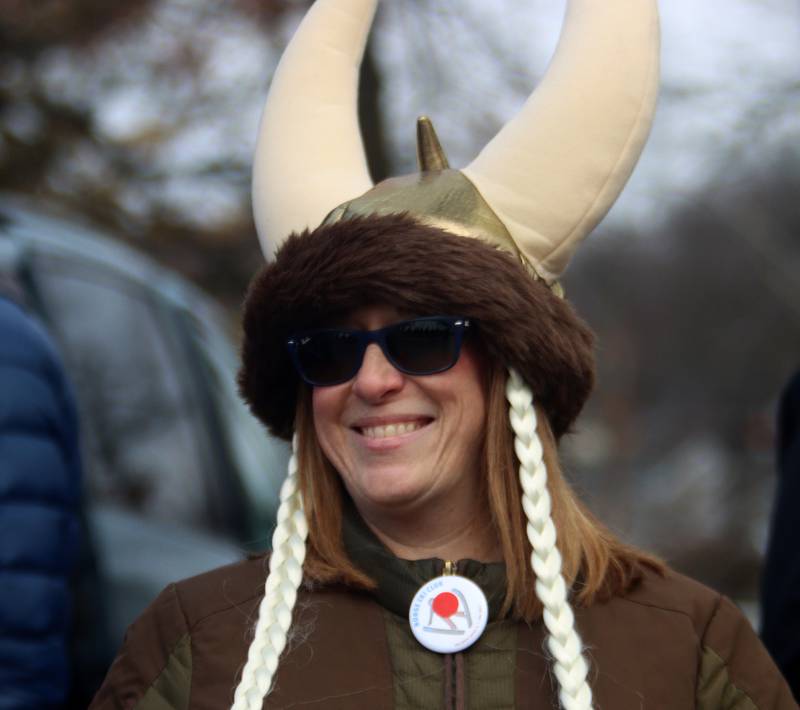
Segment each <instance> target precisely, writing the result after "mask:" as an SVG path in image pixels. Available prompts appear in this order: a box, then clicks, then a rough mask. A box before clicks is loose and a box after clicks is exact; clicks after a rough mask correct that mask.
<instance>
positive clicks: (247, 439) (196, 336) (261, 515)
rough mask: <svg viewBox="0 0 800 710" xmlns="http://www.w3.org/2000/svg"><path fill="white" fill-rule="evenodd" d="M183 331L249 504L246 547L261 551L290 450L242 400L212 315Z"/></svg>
mask: <svg viewBox="0 0 800 710" xmlns="http://www.w3.org/2000/svg"><path fill="white" fill-rule="evenodd" d="M187 326H188V332H189V336H190V337H191V338H192V339H193V340H194V341H195V342H196V346H197V349H198V351H199V353H200V354H201V356H202V359H203V363H204V371H205V373H206V380H207V384H208V387H209V389H210V391H211V392H212V395H213V397H214V402H215V408H216V410H217V411H218V412H219V414H220V424H221V426H222V427H223V428H224V429H225V434H226V441H227V444H228V447H229V455H230V457H231V459H232V463H233V466H232V470H233V471H235V472H236V473H237V475H238V476H239V477H240V480H239V485H240V486H241V488H242V489H243V493H244V496H245V498H246V500H247V501H248V503H249V506H248V509H249V514H250V520H249V521H248V523H249V524H248V540H247V541H246V542H247V543H248V546H249V547H251V548H252V549H264V548H265V547H268V544H269V538H270V534H271V531H272V527H273V525H274V518H275V512H276V511H277V508H278V500H279V498H278V493H279V490H280V486H281V483H282V482H283V480H284V478H285V477H286V471H287V465H288V462H289V454H290V449H289V445H288V444H287V443H286V442H283V441H280V440H278V439H276V438H275V437H273V436H270V435H269V434H268V433H267V431H266V430H265V429H264V427H263V426H262V425H261V424H260V423H259V421H258V420H257V419H256V418H255V417H254V416H253V415H252V414H251V413H250V411H249V410H248V408H247V406H246V405H245V404H244V402H243V401H242V399H241V398H240V396H239V393H238V390H237V388H236V381H235V373H236V371H237V369H238V357H237V356H236V353H235V351H234V350H233V348H232V347H231V346H230V341H229V338H228V337H227V336H226V335H225V334H224V332H223V331H222V330H221V328H220V326H219V325H218V324H217V321H216V319H215V318H213V317H211V316H210V314H206V315H204V316H203V317H201V318H196V317H193V318H191V319H188V320H187Z"/></svg>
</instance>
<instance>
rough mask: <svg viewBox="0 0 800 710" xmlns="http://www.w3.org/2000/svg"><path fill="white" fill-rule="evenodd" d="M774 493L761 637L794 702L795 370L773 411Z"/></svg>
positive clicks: (798, 574) (798, 440)
mask: <svg viewBox="0 0 800 710" xmlns="http://www.w3.org/2000/svg"><path fill="white" fill-rule="evenodd" d="M777 459H778V461H777V463H778V489H777V492H776V495H775V508H774V510H773V512H772V529H771V531H770V542H769V547H768V548H767V557H766V564H765V567H764V577H763V585H762V609H763V619H762V628H761V636H762V638H763V640H764V645H765V646H766V647H767V649H768V650H769V652H770V653H771V654H772V657H773V658H774V659H775V662H776V663H777V664H778V668H780V669H781V672H782V673H783V675H784V676H785V678H786V680H787V681H789V685H790V687H791V688H792V692H793V693H794V696H795V698H797V699H800V554H798V542H800V371H798V372H797V373H795V375H794V377H793V378H792V379H791V380H790V381H789V383H788V384H787V385H786V388H785V389H784V391H783V395H782V396H781V401H780V406H779V409H778V437H777Z"/></svg>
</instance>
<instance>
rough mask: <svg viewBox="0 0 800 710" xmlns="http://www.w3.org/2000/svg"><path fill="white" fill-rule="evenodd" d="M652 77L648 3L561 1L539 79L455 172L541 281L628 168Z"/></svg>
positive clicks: (554, 270) (651, 97) (640, 136)
mask: <svg viewBox="0 0 800 710" xmlns="http://www.w3.org/2000/svg"><path fill="white" fill-rule="evenodd" d="M658 74H659V29H658V8H657V5H656V0H569V2H568V5H567V12H566V17H565V20H564V28H563V30H562V34H561V39H560V41H559V44H558V48H557V50H556V53H555V55H554V57H553V59H552V61H551V62H550V66H549V67H548V70H547V73H546V75H545V77H544V79H543V80H542V82H541V84H540V85H539V87H538V88H537V89H536V91H535V92H534V93H533V94H532V95H531V96H530V98H529V99H528V101H527V102H526V103H525V105H524V106H523V107H522V109H521V110H520V112H519V114H517V116H516V117H515V118H514V119H513V120H512V121H511V122H509V123H508V124H507V125H506V126H505V127H504V128H503V129H502V130H501V131H500V132H499V133H498V134H497V136H495V138H494V139H493V140H492V141H491V142H490V143H489V144H488V145H487V146H486V147H485V148H484V150H483V151H482V152H481V153H480V155H478V157H477V158H476V159H475V160H474V161H473V162H472V163H471V164H470V165H469V166H468V167H467V168H465V169H464V170H463V172H464V174H466V175H467V177H469V179H470V180H472V182H473V183H474V184H475V186H476V187H477V188H478V190H479V191H480V192H481V194H482V195H483V197H484V198H485V199H486V201H487V202H488V203H489V204H490V205H491V207H492V209H493V210H494V211H495V212H496V213H497V215H498V217H499V218H500V219H501V220H502V222H503V223H504V224H505V225H506V227H507V228H508V230H509V232H510V233H511V236H512V237H513V238H514V241H515V242H516V244H517V247H519V249H520V251H521V252H522V253H523V254H524V255H525V256H526V257H527V258H528V260H529V261H530V262H531V263H532V264H533V266H534V267H535V268H536V270H537V271H538V272H539V273H540V275H541V276H543V277H544V278H545V279H546V280H548V281H553V280H555V279H556V278H558V276H559V275H560V274H561V273H562V271H563V270H564V269H565V268H566V266H567V262H568V261H569V259H570V257H571V256H572V253H573V252H574V251H575V249H576V247H577V246H578V244H579V243H580V242H581V240H583V238H584V237H585V236H586V235H587V234H588V233H589V232H591V231H592V229H594V227H595V226H596V225H597V223H598V222H600V220H601V219H602V218H603V217H604V216H605V214H606V213H607V212H608V210H609V209H610V208H611V205H612V204H614V201H615V200H616V198H617V196H618V195H619V193H620V191H621V190H622V188H623V186H624V185H625V183H626V182H627V180H628V177H629V176H630V174H631V172H632V171H633V167H634V165H635V164H636V161H637V159H638V157H639V154H640V153H641V151H642V148H643V147H644V143H645V141H646V139H647V135H648V133H649V130H650V125H651V123H652V119H653V113H654V111H655V104H656V94H657V90H658Z"/></svg>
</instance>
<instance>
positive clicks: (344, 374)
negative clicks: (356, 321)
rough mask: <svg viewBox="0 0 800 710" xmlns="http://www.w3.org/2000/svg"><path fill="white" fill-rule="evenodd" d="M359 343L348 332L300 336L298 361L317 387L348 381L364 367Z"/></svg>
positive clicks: (340, 331)
mask: <svg viewBox="0 0 800 710" xmlns="http://www.w3.org/2000/svg"><path fill="white" fill-rule="evenodd" d="M359 350H360V346H359V340H358V338H357V337H356V336H355V335H354V334H353V333H348V332H347V331H344V330H338V331H335V330H331V331H320V332H318V333H312V334H309V335H304V336H301V337H298V338H297V340H296V352H297V361H298V363H299V364H300V368H301V370H302V372H303V377H305V378H306V379H307V380H308V381H309V382H312V383H314V384H317V385H328V384H335V383H337V382H345V381H347V380H349V379H350V378H351V377H353V376H354V375H355V374H356V372H357V371H358V368H359V366H360V365H361V353H360V352H359Z"/></svg>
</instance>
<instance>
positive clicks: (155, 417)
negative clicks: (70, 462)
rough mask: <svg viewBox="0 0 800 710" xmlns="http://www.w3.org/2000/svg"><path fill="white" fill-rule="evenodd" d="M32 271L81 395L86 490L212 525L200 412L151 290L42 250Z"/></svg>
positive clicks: (155, 513)
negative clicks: (207, 496) (209, 515)
mask: <svg viewBox="0 0 800 710" xmlns="http://www.w3.org/2000/svg"><path fill="white" fill-rule="evenodd" d="M34 269H35V278H36V282H37V287H38V289H39V291H40V297H41V299H42V301H43V303H44V306H45V308H46V310H47V313H46V316H47V318H48V320H50V322H51V327H52V329H53V331H54V334H55V336H56V337H57V338H58V340H59V341H60V343H61V345H62V348H63V350H64V357H65V360H66V361H67V365H68V367H69V369H70V374H71V376H72V378H73V380H74V381H75V384H76V390H77V391H78V394H79V398H80V406H81V410H82V411H81V414H82V419H81V425H82V427H83V434H84V438H85V441H86V454H87V459H88V460H87V461H86V469H87V478H88V480H87V488H88V491H89V494H90V495H91V496H92V497H93V498H94V499H95V500H100V501H103V502H114V503H119V504H122V505H124V506H125V507H126V508H129V509H133V510H137V511H141V512H143V513H145V514H147V515H148V516H153V517H156V518H161V519H165V520H172V521H180V522H185V523H189V524H192V525H200V526H205V527H207V523H208V521H207V517H208V502H207V500H206V495H207V494H206V485H205V482H204V481H205V478H206V475H207V474H206V472H205V470H204V465H205V463H204V462H205V457H204V446H205V445H206V443H207V442H206V441H205V439H206V437H205V434H204V427H203V422H202V421H201V417H202V411H201V409H200V408H199V407H198V406H197V402H196V396H195V393H194V392H193V391H192V388H191V387H190V386H188V385H187V383H186V381H185V378H184V377H183V373H182V365H183V363H182V362H181V360H180V359H179V358H178V357H177V355H176V349H175V347H174V344H173V343H171V342H170V335H169V331H168V330H166V329H165V328H164V327H163V324H162V322H161V320H160V315H159V312H158V309H157V308H156V307H155V303H154V301H153V299H152V296H151V295H150V294H149V293H148V291H147V290H146V289H145V288H144V287H143V286H141V285H140V284H138V283H137V282H135V281H133V280H127V279H126V278H125V276H124V274H123V273H122V272H116V271H114V270H113V269H109V268H107V267H104V266H102V265H97V264H92V263H90V262H84V261H78V260H75V259H70V258H69V257H65V256H60V255H53V254H39V255H37V257H36V258H35V260H34Z"/></svg>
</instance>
